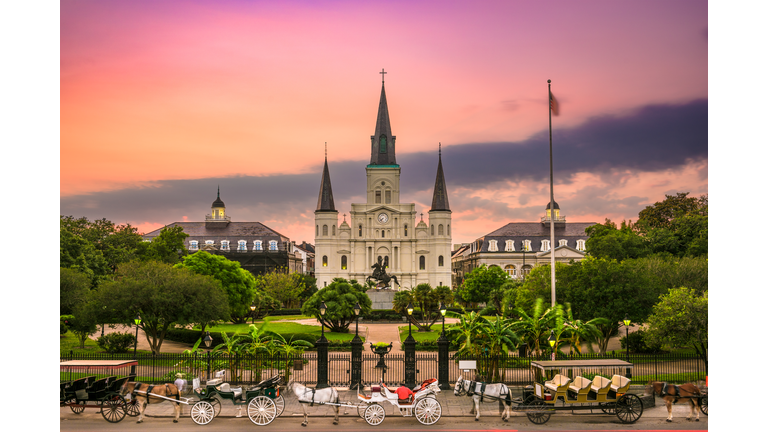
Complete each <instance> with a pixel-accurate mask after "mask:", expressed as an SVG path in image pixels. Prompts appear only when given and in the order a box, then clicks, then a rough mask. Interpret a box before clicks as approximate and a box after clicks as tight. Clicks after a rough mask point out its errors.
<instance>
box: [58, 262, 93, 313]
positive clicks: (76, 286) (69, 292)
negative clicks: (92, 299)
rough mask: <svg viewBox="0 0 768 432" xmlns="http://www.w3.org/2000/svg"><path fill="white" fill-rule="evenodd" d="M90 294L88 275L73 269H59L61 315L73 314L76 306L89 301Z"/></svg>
mask: <svg viewBox="0 0 768 432" xmlns="http://www.w3.org/2000/svg"><path fill="white" fill-rule="evenodd" d="M90 292H91V279H90V278H89V277H88V275H86V274H85V273H83V272H81V271H78V270H75V269H71V268H59V315H68V314H71V313H72V310H73V309H74V308H75V306H77V305H79V304H82V303H85V302H86V301H87V299H88V295H89V294H90Z"/></svg>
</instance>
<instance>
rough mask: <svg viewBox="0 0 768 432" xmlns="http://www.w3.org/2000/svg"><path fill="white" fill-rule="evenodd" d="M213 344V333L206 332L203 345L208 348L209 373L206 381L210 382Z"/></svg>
mask: <svg viewBox="0 0 768 432" xmlns="http://www.w3.org/2000/svg"><path fill="white" fill-rule="evenodd" d="M211 342H213V338H212V337H211V332H209V331H206V332H205V336H203V343H204V344H205V347H206V348H208V355H207V358H208V361H207V362H206V363H208V373H207V374H206V375H205V379H206V380H209V379H211Z"/></svg>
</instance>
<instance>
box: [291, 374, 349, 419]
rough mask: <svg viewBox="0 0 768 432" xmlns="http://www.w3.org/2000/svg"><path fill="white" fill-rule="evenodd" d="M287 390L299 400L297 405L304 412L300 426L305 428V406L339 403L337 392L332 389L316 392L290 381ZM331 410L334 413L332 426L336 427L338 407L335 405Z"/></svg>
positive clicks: (327, 388)
mask: <svg viewBox="0 0 768 432" xmlns="http://www.w3.org/2000/svg"><path fill="white" fill-rule="evenodd" d="M287 389H288V390H291V391H293V393H294V394H295V395H296V397H297V398H298V399H299V403H301V409H302V410H304V422H303V423H301V425H302V426H306V425H307V424H308V423H309V420H307V404H309V406H312V405H314V404H319V405H322V404H325V403H335V404H338V403H339V392H337V391H336V389H335V388H333V387H326V388H324V389H320V390H317V389H314V388H310V387H307V386H305V385H302V384H299V383H297V382H296V381H291V382H289V383H288V386H287ZM333 408H334V411H335V412H336V414H335V415H334V417H333V424H335V425H337V424H339V407H338V405H337V406H334V407H333Z"/></svg>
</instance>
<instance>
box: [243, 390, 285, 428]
mask: <svg viewBox="0 0 768 432" xmlns="http://www.w3.org/2000/svg"><path fill="white" fill-rule="evenodd" d="M278 415H279V414H278V413H277V407H276V406H275V402H274V401H273V400H272V399H270V398H268V397H266V396H256V397H255V398H253V399H251V400H250V402H248V418H249V419H251V421H252V422H253V424H255V425H259V426H266V425H268V424H270V423H272V420H274V419H275V417H277V416H278Z"/></svg>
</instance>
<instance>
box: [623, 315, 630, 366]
mask: <svg viewBox="0 0 768 432" xmlns="http://www.w3.org/2000/svg"><path fill="white" fill-rule="evenodd" d="M630 324H632V321H631V320H630V319H629V317H627V316H626V315H624V328H625V329H626V331H627V333H626V335H627V336H626V339H625V340H626V341H627V363H629V325H630ZM626 376H627V378H632V372H631V371H630V369H629V368H627V375H626Z"/></svg>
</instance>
